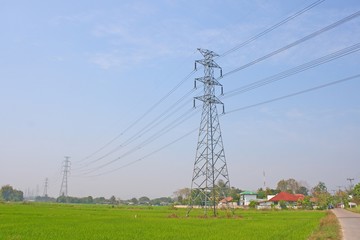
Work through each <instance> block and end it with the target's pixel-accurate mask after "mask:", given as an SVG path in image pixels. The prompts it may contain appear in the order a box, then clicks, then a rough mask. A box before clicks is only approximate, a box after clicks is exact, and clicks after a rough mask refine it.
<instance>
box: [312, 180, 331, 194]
mask: <svg viewBox="0 0 360 240" xmlns="http://www.w3.org/2000/svg"><path fill="white" fill-rule="evenodd" d="M311 192H312V194H313V195H314V196H316V195H319V194H322V193H328V191H327V187H326V185H325V183H323V182H319V183H318V184H317V185H316V186H315V187H313V189H312V190H311Z"/></svg>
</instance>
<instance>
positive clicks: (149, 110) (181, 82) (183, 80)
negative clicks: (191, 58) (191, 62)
mask: <svg viewBox="0 0 360 240" xmlns="http://www.w3.org/2000/svg"><path fill="white" fill-rule="evenodd" d="M195 72H196V70H193V71H192V72H190V73H189V74H188V75H187V76H186V77H184V78H183V79H182V80H181V81H180V82H179V83H178V84H177V85H176V86H175V87H174V88H172V89H171V90H170V91H169V92H168V93H167V94H166V95H165V96H163V97H162V98H161V99H160V100H159V101H157V102H156V103H155V104H154V105H152V106H151V107H150V108H149V109H148V110H147V111H146V112H145V113H144V114H142V115H141V116H140V117H138V118H137V119H136V120H135V121H134V122H133V123H131V124H130V125H129V126H128V127H127V128H125V130H123V131H122V132H121V133H120V134H118V135H116V136H115V137H114V138H112V139H111V140H110V141H109V142H107V143H106V144H104V145H103V146H102V147H100V148H99V149H98V150H96V151H95V152H93V153H91V154H90V155H88V156H86V157H85V158H83V159H81V160H80V161H79V162H83V161H85V160H87V159H89V158H91V157H93V156H94V155H95V154H97V153H99V152H100V151H102V150H104V149H105V148H106V147H108V146H109V145H110V144H112V143H113V142H114V141H116V140H117V139H119V138H120V137H121V136H122V135H124V134H125V133H126V132H128V131H129V130H130V129H132V128H133V127H134V126H135V125H136V124H137V123H139V122H140V121H141V120H142V119H143V118H145V117H146V116H147V115H148V114H149V113H150V112H151V111H153V110H154V109H155V108H156V107H157V106H158V105H160V104H161V103H162V102H163V101H165V100H166V99H167V98H168V97H169V96H170V95H171V94H173V93H174V92H175V91H176V90H177V89H178V88H179V87H180V86H181V85H182V84H183V83H184V82H185V81H186V80H188V79H189V78H190V77H191V76H192V75H193V74H194V73H195Z"/></svg>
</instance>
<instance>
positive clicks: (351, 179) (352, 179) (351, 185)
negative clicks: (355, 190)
mask: <svg viewBox="0 0 360 240" xmlns="http://www.w3.org/2000/svg"><path fill="white" fill-rule="evenodd" d="M346 180H348V181H349V182H350V192H351V191H352V187H353V184H352V181H354V178H347V179H346Z"/></svg>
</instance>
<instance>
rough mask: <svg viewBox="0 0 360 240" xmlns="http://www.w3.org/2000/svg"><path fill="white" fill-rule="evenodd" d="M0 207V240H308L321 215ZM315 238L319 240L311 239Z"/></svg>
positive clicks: (101, 207)
mask: <svg viewBox="0 0 360 240" xmlns="http://www.w3.org/2000/svg"><path fill="white" fill-rule="evenodd" d="M185 215H186V209H178V210H175V209H172V208H169V207H130V208H129V207H126V206H122V207H116V206H115V207H112V206H105V205H66V204H63V205H62V204H39V203H31V204H12V203H5V204H0V239H1V240H2V239H6V240H10V239H11V240H15V239H16V240H20V239H21V240H22V239H24V240H25V239H39V240H41V239H47V240H48V239H100V240H101V239H142V240H143V239H144V240H146V239H167V240H168V239H224V238H225V239H227V240H231V239H237V240H238V239H239V238H242V239H249V240H251V239H271V240H273V239H294V240H297V239H302V240H304V239H308V238H309V237H310V235H311V234H312V233H313V232H314V230H316V229H318V228H319V227H318V226H319V222H320V220H321V219H322V218H323V217H324V216H325V215H326V212H323V211H300V210H297V211H291V210H287V211H271V210H268V211H257V210H237V211H236V212H235V215H234V216H230V217H229V216H228V215H227V212H219V216H218V217H216V218H214V217H207V218H204V217H202V212H201V211H200V210H198V209H193V210H192V211H191V213H190V217H188V218H187V217H185ZM313 239H318V238H313Z"/></svg>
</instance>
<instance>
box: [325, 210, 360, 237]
mask: <svg viewBox="0 0 360 240" xmlns="http://www.w3.org/2000/svg"><path fill="white" fill-rule="evenodd" d="M332 211H333V213H334V214H335V215H336V217H337V218H338V219H339V222H340V225H341V229H342V233H343V240H359V239H360V214H358V213H353V212H350V211H347V210H345V209H341V208H335V209H333V210H332Z"/></svg>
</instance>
